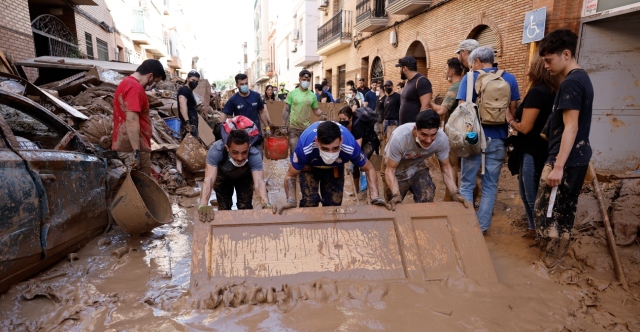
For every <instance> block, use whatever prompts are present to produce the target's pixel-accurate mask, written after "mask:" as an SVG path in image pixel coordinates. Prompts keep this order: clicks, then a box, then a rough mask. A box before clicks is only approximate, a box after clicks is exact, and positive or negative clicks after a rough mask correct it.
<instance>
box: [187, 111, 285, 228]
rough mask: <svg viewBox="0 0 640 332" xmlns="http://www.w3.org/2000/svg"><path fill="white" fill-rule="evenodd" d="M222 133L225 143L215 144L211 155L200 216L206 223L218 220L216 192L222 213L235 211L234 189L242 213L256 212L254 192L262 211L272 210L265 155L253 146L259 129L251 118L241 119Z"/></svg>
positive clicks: (236, 119) (210, 151)
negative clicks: (212, 202) (214, 201)
mask: <svg viewBox="0 0 640 332" xmlns="http://www.w3.org/2000/svg"><path fill="white" fill-rule="evenodd" d="M222 132H223V139H221V140H218V141H216V142H215V143H213V145H212V146H211V148H210V149H209V152H208V153H207V166H206V168H205V170H204V182H203V183H202V194H201V195H200V204H199V205H198V215H199V219H200V221H202V222H208V221H211V220H213V218H214V215H213V206H211V205H209V198H210V197H211V189H212V188H213V190H215V192H216V198H217V200H218V210H231V206H232V205H233V200H232V196H233V191H234V189H235V191H236V196H237V201H238V202H237V206H238V210H247V209H253V203H252V200H253V192H254V190H256V191H258V193H259V194H260V199H261V201H262V202H261V204H262V208H263V209H265V208H272V206H271V204H269V196H268V195H267V189H266V187H265V184H264V180H263V177H264V176H263V166H262V153H260V150H258V149H257V148H256V147H254V146H252V143H255V142H257V141H258V139H259V138H260V136H259V133H258V129H257V127H256V126H255V125H254V123H253V122H252V121H251V120H249V119H248V118H246V117H243V116H237V117H235V118H233V119H227V121H226V122H225V124H224V125H223V128H222ZM248 132H249V133H251V135H250V134H249V133H248ZM225 136H226V137H225ZM223 142H226V144H225V143H223ZM249 174H251V176H249ZM254 187H255V189H254ZM274 210H275V209H274Z"/></svg>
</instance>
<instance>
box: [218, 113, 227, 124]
mask: <svg viewBox="0 0 640 332" xmlns="http://www.w3.org/2000/svg"><path fill="white" fill-rule="evenodd" d="M227 117H228V116H227V115H226V114H224V113H222V112H220V119H219V121H220V123H223V122H225V121H227Z"/></svg>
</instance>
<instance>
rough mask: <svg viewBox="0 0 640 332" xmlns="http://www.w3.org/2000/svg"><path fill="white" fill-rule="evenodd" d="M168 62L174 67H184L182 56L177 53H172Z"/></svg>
mask: <svg viewBox="0 0 640 332" xmlns="http://www.w3.org/2000/svg"><path fill="white" fill-rule="evenodd" d="M167 64H168V65H169V67H171V68H173V69H180V68H182V60H180V58H179V57H178V56H176V55H172V56H171V58H169V59H168V60H167Z"/></svg>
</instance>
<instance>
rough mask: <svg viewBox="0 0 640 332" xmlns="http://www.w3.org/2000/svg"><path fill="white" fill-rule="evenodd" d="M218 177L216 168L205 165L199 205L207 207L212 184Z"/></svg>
mask: <svg viewBox="0 0 640 332" xmlns="http://www.w3.org/2000/svg"><path fill="white" fill-rule="evenodd" d="M217 176H218V167H216V166H212V165H209V164H207V167H205V169H204V181H203V182H202V192H201V193H200V205H209V198H211V190H212V189H213V183H214V181H215V180H216V177H217Z"/></svg>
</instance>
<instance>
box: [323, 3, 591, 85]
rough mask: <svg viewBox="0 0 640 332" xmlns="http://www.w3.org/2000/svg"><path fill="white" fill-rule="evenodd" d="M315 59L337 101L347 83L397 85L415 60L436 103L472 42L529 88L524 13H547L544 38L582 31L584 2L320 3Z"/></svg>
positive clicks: (528, 47)
mask: <svg viewBox="0 0 640 332" xmlns="http://www.w3.org/2000/svg"><path fill="white" fill-rule="evenodd" d="M318 6H319V7H318V8H319V10H321V11H322V12H323V13H324V15H323V16H322V25H321V26H320V27H319V28H318V50H317V52H318V54H319V55H321V56H322V58H323V70H324V76H325V77H327V78H328V79H330V82H331V84H332V86H333V87H334V88H333V90H334V91H339V92H338V93H335V92H334V95H336V94H337V95H338V96H343V94H344V86H345V82H346V81H348V80H354V81H357V79H359V78H364V79H365V82H367V84H369V83H370V82H371V80H372V79H374V78H375V79H385V80H387V79H388V80H391V81H393V82H394V84H395V83H397V82H399V80H400V72H399V69H398V68H396V67H395V64H396V63H397V62H398V59H400V58H402V57H404V56H407V55H409V56H413V57H414V58H416V60H417V62H418V71H419V72H421V73H422V74H424V75H426V76H427V77H429V79H430V80H431V82H432V84H433V89H434V96H436V95H438V94H440V95H444V93H445V92H446V90H447V89H448V87H449V83H448V82H447V81H446V78H445V77H444V68H445V65H446V61H447V59H449V58H451V57H454V56H456V54H454V52H455V51H456V50H457V46H458V43H459V42H460V41H462V40H464V39H467V38H474V39H477V40H478V41H479V43H480V44H481V45H488V46H491V47H493V48H494V50H495V53H496V62H497V63H498V66H499V67H500V68H501V69H505V70H507V71H509V72H511V73H513V74H514V75H515V76H516V78H517V79H518V83H519V85H520V89H521V90H522V89H523V87H524V86H525V79H526V72H525V71H526V68H527V67H528V62H529V55H530V45H527V44H523V43H522V33H523V27H524V16H525V13H526V12H528V11H531V10H534V9H537V8H542V7H546V9H547V20H546V31H547V32H548V31H551V30H554V29H557V28H560V27H566V28H570V29H572V30H574V31H576V32H577V31H578V25H579V21H580V15H581V10H582V1H581V0H579V1H566V0H565V1H560V0H531V1H520V0H501V1H500V0H482V1H480V0H432V1H430V0H319V3H318Z"/></svg>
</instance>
